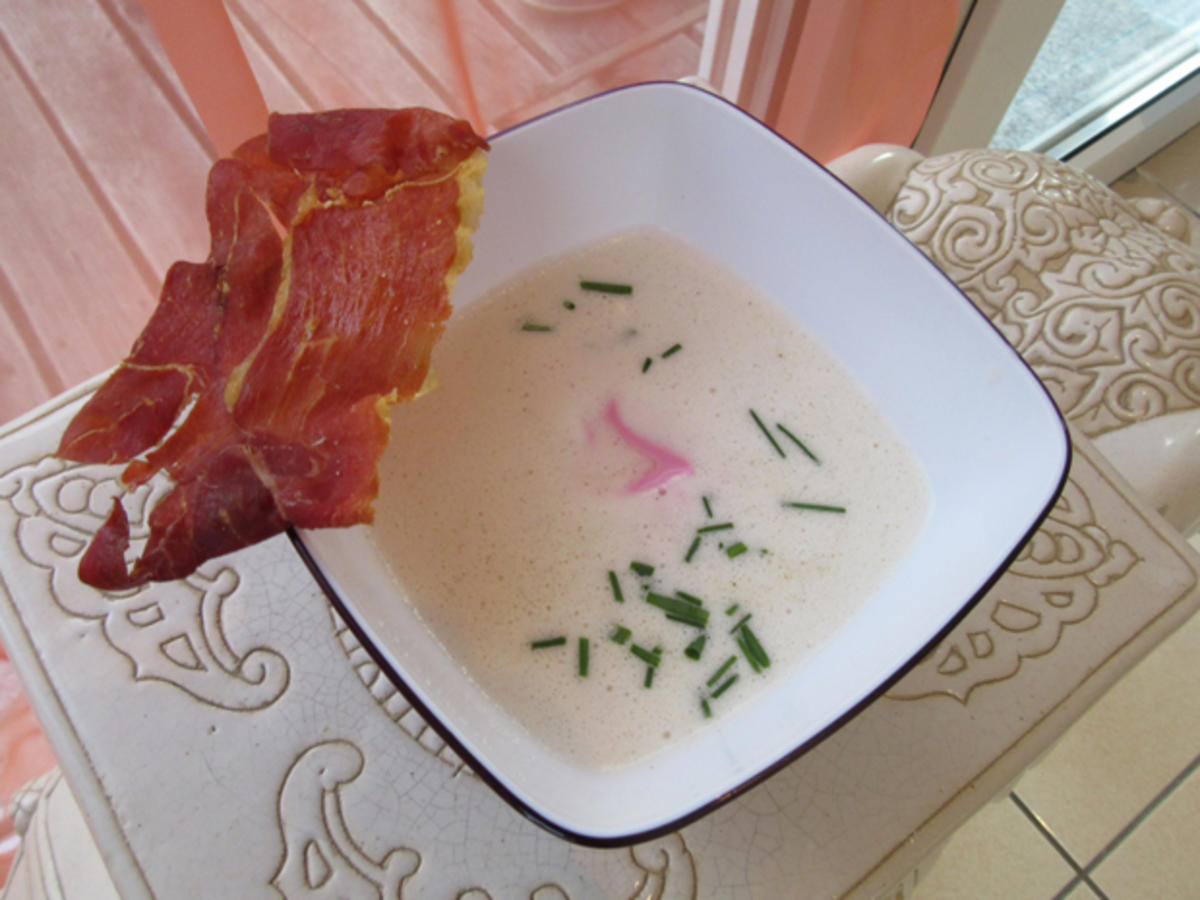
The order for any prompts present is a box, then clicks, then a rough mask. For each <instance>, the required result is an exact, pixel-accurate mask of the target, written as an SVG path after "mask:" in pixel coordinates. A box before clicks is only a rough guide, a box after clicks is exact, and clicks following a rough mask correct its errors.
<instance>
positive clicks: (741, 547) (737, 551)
mask: <svg viewBox="0 0 1200 900" xmlns="http://www.w3.org/2000/svg"><path fill="white" fill-rule="evenodd" d="M747 549H748V548H747V547H746V545H745V544H743V543H742V542H741V541H738V542H737V543H736V544H733V545H731V546H730V547H729V548H728V549H727V550H726V551H725V555H726V556H728V557H729V558H730V559H733V558H734V557H735V556H741V555H742V554H743V553H745V552H746V550H747Z"/></svg>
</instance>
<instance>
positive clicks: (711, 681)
mask: <svg viewBox="0 0 1200 900" xmlns="http://www.w3.org/2000/svg"><path fill="white" fill-rule="evenodd" d="M735 662H737V656H731V657H729V659H727V660H725V662H723V663H721V668H719V669H717V671H715V672H713V673H712V676H711V677H710V678H709V679H708V681H706V682H704V683H705V684H706V685H708V686H709V687H712V686H713V685H714V684H716V683H717V682H718V681H720V680H721V676H722V675H724V674H725V673H726V672H728V671H729V667H730V666H732V665H733V664H734V663H735Z"/></svg>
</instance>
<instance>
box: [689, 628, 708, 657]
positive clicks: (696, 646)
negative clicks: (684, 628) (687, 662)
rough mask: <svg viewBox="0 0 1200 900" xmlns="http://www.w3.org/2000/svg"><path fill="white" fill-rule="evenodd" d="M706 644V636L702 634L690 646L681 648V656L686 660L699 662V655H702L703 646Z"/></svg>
mask: <svg viewBox="0 0 1200 900" xmlns="http://www.w3.org/2000/svg"><path fill="white" fill-rule="evenodd" d="M706 643H708V635H707V634H702V635H700V637H698V638H696V639H695V640H694V641H692V642H691V643H690V644H688V645H687V646H686V647H684V648H683V655H684V656H686V657H687V658H688V659H693V660H699V659H700V655H701V654H702V653H704V645H705V644H706Z"/></svg>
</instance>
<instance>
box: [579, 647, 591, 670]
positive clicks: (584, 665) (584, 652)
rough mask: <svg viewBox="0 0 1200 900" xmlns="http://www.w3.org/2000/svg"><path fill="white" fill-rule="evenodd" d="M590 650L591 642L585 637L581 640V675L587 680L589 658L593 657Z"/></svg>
mask: <svg viewBox="0 0 1200 900" xmlns="http://www.w3.org/2000/svg"><path fill="white" fill-rule="evenodd" d="M590 649H591V648H590V641H588V639H587V638H585V637H581V638H580V639H579V675H580V677H581V678H587V674H588V657H589V656H590V655H591V654H590V653H589V652H588V651H589V650H590Z"/></svg>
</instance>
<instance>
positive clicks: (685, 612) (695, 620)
mask: <svg viewBox="0 0 1200 900" xmlns="http://www.w3.org/2000/svg"><path fill="white" fill-rule="evenodd" d="M646 602H647V603H649V604H650V605H651V606H657V607H658V608H659V609H661V610H662V611H663V612H664V613H666V614H667V618H668V619H670V620H671V621H673V622H682V623H683V624H685V625H694V626H695V627H696V628H703V627H704V626H706V625H707V624H708V610H707V609H704V608H703V607H699V606H696V604H694V603H690V602H689V601H687V600H681V599H679V598H678V597H667V596H664V595H663V594H655V593H653V592H651V593H649V594H647V595H646Z"/></svg>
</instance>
